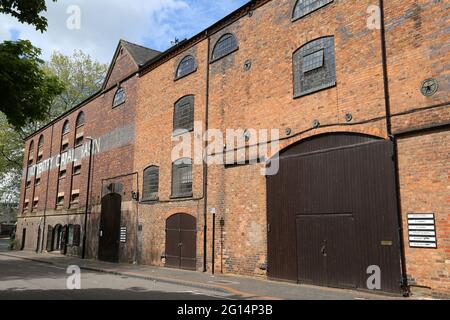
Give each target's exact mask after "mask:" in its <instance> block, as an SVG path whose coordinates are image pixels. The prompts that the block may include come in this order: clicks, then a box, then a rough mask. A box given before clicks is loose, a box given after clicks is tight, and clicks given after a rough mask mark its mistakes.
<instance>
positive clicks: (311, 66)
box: [303, 50, 323, 73]
mask: <svg viewBox="0 0 450 320" xmlns="http://www.w3.org/2000/svg"><path fill="white" fill-rule="evenodd" d="M321 67H323V50H319V51H317V52H314V53H311V54H309V55H307V56H306V57H304V58H303V72H304V73H306V72H308V71H312V70H315V69H318V68H321Z"/></svg>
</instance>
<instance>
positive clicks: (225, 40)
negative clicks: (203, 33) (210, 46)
mask: <svg viewBox="0 0 450 320" xmlns="http://www.w3.org/2000/svg"><path fill="white" fill-rule="evenodd" d="M237 49H238V42H237V39H236V37H235V36H234V35H232V34H231V33H227V34H225V35H223V36H222V37H221V38H220V39H219V41H217V43H216V45H215V46H214V50H213V54H212V61H215V60H218V59H220V58H223V57H224V56H226V55H228V54H229V53H231V52H233V51H235V50H237Z"/></svg>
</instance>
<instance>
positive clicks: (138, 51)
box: [120, 40, 161, 67]
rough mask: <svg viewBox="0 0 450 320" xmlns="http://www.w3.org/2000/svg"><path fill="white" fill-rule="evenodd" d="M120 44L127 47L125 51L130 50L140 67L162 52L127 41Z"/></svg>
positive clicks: (121, 41)
mask: <svg viewBox="0 0 450 320" xmlns="http://www.w3.org/2000/svg"><path fill="white" fill-rule="evenodd" d="M120 43H121V44H122V45H123V46H124V47H125V49H127V50H128V52H129V53H130V55H131V57H132V58H133V60H134V61H135V62H136V64H137V65H138V66H139V67H140V66H142V65H144V64H145V63H147V62H148V61H150V60H152V59H153V58H155V57H156V56H158V55H160V54H161V52H159V51H156V50H153V49H149V48H146V47H143V46H140V45H137V44H134V43H131V42H128V41H125V40H120Z"/></svg>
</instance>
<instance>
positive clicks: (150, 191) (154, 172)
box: [142, 166, 159, 201]
mask: <svg viewBox="0 0 450 320" xmlns="http://www.w3.org/2000/svg"><path fill="white" fill-rule="evenodd" d="M158 192H159V167H157V166H151V167H148V168H147V169H145V170H144V186H143V188H142V200H143V201H151V200H157V199H158Z"/></svg>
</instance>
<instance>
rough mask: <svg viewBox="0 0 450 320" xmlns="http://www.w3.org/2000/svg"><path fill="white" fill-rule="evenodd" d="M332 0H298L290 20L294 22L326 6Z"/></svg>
mask: <svg viewBox="0 0 450 320" xmlns="http://www.w3.org/2000/svg"><path fill="white" fill-rule="evenodd" d="M331 2H333V0H298V1H297V3H296V4H295V7H294V12H293V14H292V19H294V20H296V19H299V18H301V17H304V16H306V15H307V14H309V13H311V12H313V11H316V10H317V9H319V8H322V7H324V6H326V5H327V4H329V3H331Z"/></svg>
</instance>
